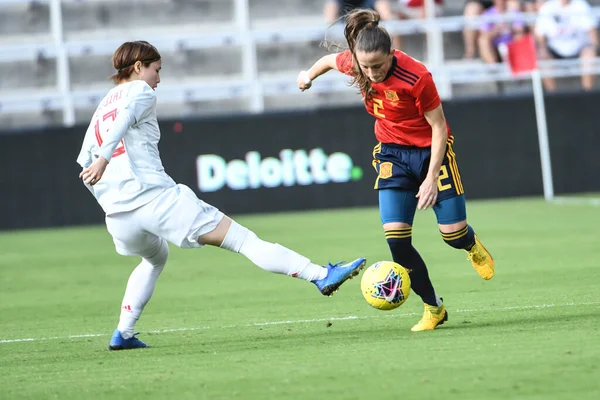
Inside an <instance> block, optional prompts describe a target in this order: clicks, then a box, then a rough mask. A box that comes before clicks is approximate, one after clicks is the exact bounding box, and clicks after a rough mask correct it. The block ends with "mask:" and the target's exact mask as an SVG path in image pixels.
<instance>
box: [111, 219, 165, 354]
mask: <svg viewBox="0 0 600 400" xmlns="http://www.w3.org/2000/svg"><path fill="white" fill-rule="evenodd" d="M106 225H107V227H108V230H109V232H110V233H111V234H112V235H113V240H114V243H115V248H116V250H117V253H119V254H121V255H124V256H140V257H142V260H141V262H140V264H138V266H137V267H136V268H135V269H134V270H133V272H132V273H131V275H130V276H129V280H128V281H127V286H126V289H125V295H124V296H123V301H122V303H121V315H120V318H119V323H118V325H117V329H116V330H115V331H114V333H113V336H112V338H111V341H110V344H109V349H110V350H123V349H132V348H140V347H147V345H146V344H145V343H144V342H142V341H140V340H139V339H137V338H136V337H135V334H134V331H135V324H136V322H137V321H138V319H139V318H140V316H141V314H142V312H143V310H144V307H145V306H146V304H147V303H148V301H149V300H150V298H151V297H152V294H153V293H154V288H155V287H156V281H157V279H158V277H159V275H160V273H161V272H162V271H163V269H164V267H165V265H166V263H167V258H168V256H169V247H168V245H167V242H166V241H165V240H164V239H161V238H159V237H157V236H155V235H153V234H150V233H148V232H145V231H144V230H143V229H142V228H141V227H140V226H139V224H138V223H137V221H136V211H132V212H128V213H121V214H117V215H115V216H111V217H107V218H106Z"/></svg>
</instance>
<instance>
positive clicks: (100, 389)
mask: <svg viewBox="0 0 600 400" xmlns="http://www.w3.org/2000/svg"><path fill="white" fill-rule="evenodd" d="M468 206H469V210H468V211H469V221H470V222H471V224H472V225H473V226H474V228H475V230H476V232H477V233H478V234H479V236H480V237H481V239H482V241H483V243H485V245H486V246H487V247H488V249H489V250H490V251H491V252H492V254H493V255H494V257H495V260H496V276H495V277H494V279H492V280H491V281H483V280H481V279H480V278H479V277H478V276H477V274H476V273H475V271H474V270H473V268H472V267H471V265H470V263H469V262H468V261H467V260H466V256H465V253H464V252H461V251H457V250H454V249H451V248H450V247H448V246H446V245H445V244H444V243H443V241H442V239H441V237H440V235H439V233H438V231H437V227H436V225H435V218H434V215H433V212H432V211H427V212H419V213H418V215H417V219H416V223H415V228H414V232H413V234H414V243H415V246H416V247H417V248H418V249H419V250H420V252H421V254H422V256H423V258H424V259H425V261H426V262H427V263H428V265H429V269H430V275H431V276H432V279H433V282H434V285H435V286H436V289H437V291H438V293H440V294H441V295H442V296H443V297H444V299H445V302H446V306H447V307H448V310H449V316H450V320H449V321H448V323H447V324H445V325H444V326H442V327H440V328H439V329H437V330H435V331H433V332H421V333H412V332H410V327H411V326H412V325H413V324H414V323H416V322H417V321H418V320H419V318H420V316H421V313H422V303H421V302H420V299H419V298H418V297H417V296H416V295H415V294H414V293H412V294H411V296H410V297H409V299H408V301H407V302H406V303H405V304H404V305H403V306H402V307H400V308H399V309H397V310H394V311H388V312H384V311H378V310H375V309H372V308H370V307H369V306H368V305H367V303H366V302H364V300H363V298H362V295H361V293H360V281H359V279H354V280H352V281H349V282H348V283H346V284H345V285H344V286H343V287H342V288H341V290H340V291H339V292H338V293H336V294H335V295H334V296H333V297H331V298H327V297H324V296H321V295H320V294H319V292H318V291H317V289H316V288H315V287H314V285H312V284H310V283H307V282H304V281H302V280H298V279H292V278H289V277H285V276H281V275H275V274H269V273H267V272H264V271H262V270H260V269H259V268H257V267H255V266H253V265H252V264H251V263H250V262H249V261H248V260H246V259H245V258H244V257H242V256H240V255H236V254H232V253H228V252H226V251H222V250H219V249H215V248H206V249H202V250H181V249H178V248H175V247H173V246H171V256H170V259H169V262H168V264H167V267H166V268H165V271H164V272H163V275H162V276H161V278H160V279H159V281H158V285H157V289H156V292H155V295H154V297H153V299H152V300H151V302H150V303H149V304H148V306H147V307H146V310H145V313H144V315H143V316H142V319H141V320H140V322H139V324H138V330H139V331H141V332H142V334H141V335H140V338H141V339H142V340H144V341H146V342H147V343H149V344H150V345H151V346H152V347H151V348H148V349H143V350H133V351H121V352H109V351H107V350H106V348H107V343H108V340H109V337H110V334H111V333H112V330H113V329H114V328H115V326H116V323H117V319H118V315H119V306H120V302H121V297H122V294H123V290H124V287H125V283H126V280H127V277H128V276H129V273H130V272H131V270H132V269H133V268H134V266H135V265H136V264H137V263H138V261H137V259H135V258H127V257H121V256H118V255H117V254H116V253H115V252H114V249H113V246H112V241H111V238H110V236H109V235H108V233H107V232H106V230H105V228H104V227H101V226H100V227H86V228H76V229H66V228H65V229H52V230H36V231H23V232H5V233H1V234H0V255H1V257H0V284H1V290H0V398H1V399H11V400H12V399H45V400H47V399H61V400H62V399H86V400H91V399H133V398H144V399H170V400H171V399H173V400H174V399H178V400H179V399H311V400H313V399H328V400H333V399H380V398H396V399H402V400H404V399H445V400H446V399H461V400H464V399H478V400H481V399H597V398H600V384H599V383H598V382H599V380H598V378H599V377H600V364H599V360H600V343H599V338H600V334H599V328H600V320H599V317H600V296H599V294H600V285H599V282H600V268H599V264H598V260H599V259H600V241H599V240H600V239H599V238H600V225H599V224H598V222H599V221H600V217H599V216H600V208H598V207H593V206H590V205H584V204H575V205H551V204H547V203H545V202H543V201H542V200H539V199H519V200H507V201H484V202H471V203H470V204H469V205H468ZM238 220H239V221H240V222H241V223H243V224H245V225H247V226H248V227H250V228H251V229H253V230H254V231H256V232H257V233H258V234H259V235H260V236H261V237H263V238H264V239H267V240H271V241H274V242H279V243H281V244H284V245H286V246H288V247H290V248H292V249H294V250H296V251H298V252H301V253H303V254H305V255H306V256H308V257H310V258H311V259H312V260H313V261H315V262H318V263H326V262H327V261H340V260H349V259H352V258H355V257H358V256H365V257H367V260H368V264H371V263H374V262H375V261H378V260H386V259H389V258H390V257H389V253H388V249H387V245H386V243H385V240H384V236H383V232H382V230H381V227H380V224H379V217H378V213H377V210H376V209H374V208H365V209H352V210H340V211H327V212H303V213H290V214H274V215H261V216H241V217H239V218H238Z"/></svg>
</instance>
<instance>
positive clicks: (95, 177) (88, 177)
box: [79, 157, 108, 186]
mask: <svg viewBox="0 0 600 400" xmlns="http://www.w3.org/2000/svg"><path fill="white" fill-rule="evenodd" d="M107 165H108V160H107V159H106V158H104V157H98V158H97V159H96V160H95V161H94V162H93V163H92V165H90V166H89V167H87V168H84V169H83V170H82V171H81V173H80V174H79V177H80V178H81V179H82V180H83V183H85V184H88V185H91V186H94V185H95V184H96V183H98V181H99V180H100V179H102V175H103V174H104V170H105V169H106V166H107Z"/></svg>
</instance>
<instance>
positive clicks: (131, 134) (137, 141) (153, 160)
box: [77, 80, 176, 215]
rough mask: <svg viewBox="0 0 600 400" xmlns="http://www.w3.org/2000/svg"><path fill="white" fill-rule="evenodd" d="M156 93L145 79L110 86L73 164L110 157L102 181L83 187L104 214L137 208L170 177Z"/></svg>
mask: <svg viewBox="0 0 600 400" xmlns="http://www.w3.org/2000/svg"><path fill="white" fill-rule="evenodd" d="M159 140H160V130H159V127H158V121H157V119H156V94H155V92H154V90H153V89H152V88H151V87H150V86H149V85H148V84H147V83H146V82H144V81H142V80H135V81H132V82H127V83H123V84H121V85H118V86H116V87H115V88H113V89H112V90H111V91H110V92H108V94H107V95H106V96H105V97H104V99H103V100H102V101H101V102H100V105H99V106H98V108H97V109H96V112H95V113H94V116H93V118H92V121H91V123H90V126H89V127H88V129H87V132H86V134H85V138H84V140H83V146H82V147H81V152H80V153H79V157H77V162H78V163H79V164H80V165H81V166H82V167H83V168H85V167H88V166H90V164H92V162H93V161H94V160H95V159H96V158H97V157H99V156H102V157H104V158H106V159H107V160H108V161H109V164H108V166H107V167H106V170H105V171H104V174H103V175H102V179H100V181H99V182H98V183H96V184H95V185H94V186H89V185H86V186H87V187H88V189H89V190H90V191H91V192H92V194H93V195H94V197H95V198H96V200H97V201H98V203H99V204H100V206H101V207H102V209H103V210H104V212H105V213H106V214H107V215H110V214H114V213H118V212H124V211H131V210H134V209H136V208H139V207H141V206H143V205H145V204H147V203H149V202H150V201H152V200H153V199H155V198H156V197H157V196H159V195H160V194H161V193H162V192H163V191H165V190H166V189H167V188H170V187H173V186H175V185H176V184H175V181H173V179H172V178H171V177H170V176H169V175H167V174H166V172H165V169H164V167H163V165H162V162H161V160H160V155H159V152H158V142H159Z"/></svg>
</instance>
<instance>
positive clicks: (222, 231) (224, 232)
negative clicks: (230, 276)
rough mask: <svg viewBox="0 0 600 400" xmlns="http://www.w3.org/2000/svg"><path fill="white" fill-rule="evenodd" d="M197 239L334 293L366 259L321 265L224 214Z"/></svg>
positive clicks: (269, 269)
mask: <svg viewBox="0 0 600 400" xmlns="http://www.w3.org/2000/svg"><path fill="white" fill-rule="evenodd" d="M198 242H199V243H201V244H208V245H212V246H219V247H221V248H223V249H226V250H230V251H233V252H235V253H240V254H242V255H244V256H245V257H246V258H248V259H249V260H250V261H252V262H253V263H254V264H255V265H257V266H258V267H260V268H262V269H264V270H266V271H269V272H274V273H277V274H284V275H288V276H292V277H296V278H301V279H304V280H307V281H309V282H313V283H314V284H315V285H316V286H317V288H318V289H319V290H320V291H321V293H322V294H324V295H326V296H330V295H332V294H333V293H334V292H335V291H336V290H337V289H338V288H339V287H340V286H341V285H342V283H344V282H345V281H346V280H348V279H351V278H352V277H354V276H356V275H358V273H359V272H360V270H361V269H362V268H363V267H364V266H365V263H366V260H365V259H364V258H358V259H356V260H354V261H352V262H350V263H345V264H343V263H337V264H328V265H326V266H321V265H317V264H314V263H312V262H311V261H310V260H309V259H308V258H306V257H304V256H303V255H300V254H298V253H296V252H295V251H293V250H290V249H288V248H287V247H285V246H282V245H280V244H278V243H271V242H268V241H265V240H262V239H261V238H259V237H258V236H257V235H256V234H255V233H254V232H252V231H251V230H249V229H248V228H246V227H244V226H242V225H240V224H238V223H237V222H235V221H233V220H232V219H230V218H229V217H227V216H224V217H223V219H222V220H221V222H220V223H219V225H218V226H217V227H216V228H215V230H213V231H212V232H209V233H207V234H204V235H202V236H200V237H198Z"/></svg>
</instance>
